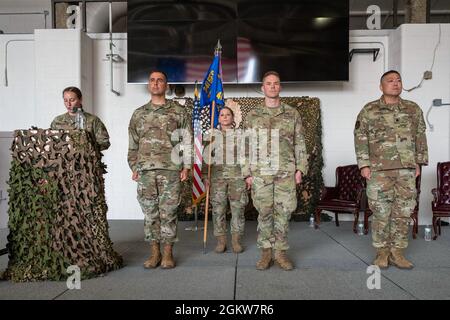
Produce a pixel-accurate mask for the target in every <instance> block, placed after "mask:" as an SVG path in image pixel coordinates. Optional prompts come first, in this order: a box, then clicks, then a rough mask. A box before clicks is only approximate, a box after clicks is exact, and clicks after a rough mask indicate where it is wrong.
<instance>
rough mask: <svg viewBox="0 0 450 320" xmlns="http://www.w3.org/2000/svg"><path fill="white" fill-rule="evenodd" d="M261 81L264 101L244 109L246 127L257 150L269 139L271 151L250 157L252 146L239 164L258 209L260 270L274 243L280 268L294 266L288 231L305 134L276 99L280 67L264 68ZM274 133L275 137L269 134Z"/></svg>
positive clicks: (294, 113)
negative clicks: (255, 139)
mask: <svg viewBox="0 0 450 320" xmlns="http://www.w3.org/2000/svg"><path fill="white" fill-rule="evenodd" d="M262 82H263V83H262V87H261V89H262V91H263V93H264V96H265V98H264V103H263V104H262V105H261V106H260V107H259V108H256V109H254V110H252V111H251V112H250V113H249V114H248V115H247V117H246V119H245V124H244V128H245V129H246V130H249V129H253V130H255V133H256V134H257V135H258V143H257V144H256V146H257V149H258V150H257V151H258V156H259V157H260V154H261V152H263V150H264V148H265V147H267V145H268V143H269V144H270V145H271V147H270V148H271V149H272V152H271V153H272V156H271V157H270V159H264V158H262V159H261V158H259V159H257V161H253V160H252V159H251V158H252V156H254V152H250V153H251V154H250V158H248V159H247V161H246V163H245V165H244V166H243V168H242V173H243V175H244V177H246V179H245V181H246V184H247V187H248V188H251V190H252V199H253V204H254V206H255V208H256V209H257V210H258V213H259V216H258V239H257V246H258V248H260V249H261V259H260V260H259V261H258V262H257V264H256V268H257V269H258V270H264V269H267V268H269V267H270V265H271V264H272V249H274V250H275V254H274V260H275V262H277V263H278V264H279V265H280V267H281V268H282V269H284V270H292V269H293V268H294V266H293V264H292V262H291V261H290V260H289V258H288V257H287V255H286V250H287V249H288V248H289V245H288V241H287V234H288V228H289V220H290V218H291V215H292V213H293V212H294V211H295V209H296V208H297V194H296V185H297V184H300V183H301V181H302V175H303V174H306V171H307V154H306V146H305V138H304V133H303V127H302V122H301V118H300V114H299V112H298V111H297V110H296V109H295V108H293V107H291V106H289V105H287V104H284V103H281V101H280V96H279V93H280V90H281V85H280V76H279V75H278V73H277V72H274V71H269V72H267V73H266V74H265V75H264V77H263V80H262ZM264 130H267V136H266V137H267V139H264V138H263V136H259V134H261V133H263V132H264ZM277 133H279V139H277V138H276V137H275V138H272V135H273V134H277ZM273 139H277V141H274V140H273ZM277 143H278V146H279V148H278V150H277V151H278V152H274V150H273V146H274V145H276V144H277ZM252 145H255V144H254V143H252ZM267 149H268V150H269V148H268V147H267Z"/></svg>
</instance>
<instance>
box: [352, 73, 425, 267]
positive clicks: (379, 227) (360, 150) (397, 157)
mask: <svg viewBox="0 0 450 320" xmlns="http://www.w3.org/2000/svg"><path fill="white" fill-rule="evenodd" d="M380 89H381V91H382V92H383V95H382V96H381V98H380V99H379V100H375V101H372V102H370V103H368V104H366V105H365V106H364V108H363V109H362V110H361V112H360V113H359V115H358V118H357V121H356V124H355V130H354V135H355V150H356V157H357V160H358V167H359V168H360V170H361V175H362V176H363V177H364V178H366V180H367V198H368V201H369V208H370V209H371V210H372V211H373V213H374V215H373V220H372V240H373V241H372V243H373V246H374V247H375V248H376V250H377V254H376V258H375V260H374V262H373V263H374V264H375V265H377V266H379V267H380V268H387V267H388V265H389V264H393V265H395V266H397V267H399V268H404V269H411V268H413V264H412V263H411V262H410V261H408V260H407V259H406V258H405V257H404V253H403V251H404V249H405V248H406V247H407V246H408V229H409V219H410V216H411V212H412V211H413V210H414V207H415V205H416V197H417V194H416V193H417V192H416V187H415V185H416V184H415V180H416V177H417V176H419V175H420V166H421V165H427V164H428V151H427V140H426V136H425V129H426V127H425V122H424V120H423V114H422V110H421V109H420V107H419V106H418V105H417V104H415V103H414V102H412V101H408V100H403V99H401V98H400V94H401V92H402V81H401V77H400V74H399V73H398V72H397V71H394V70H391V71H388V72H386V73H385V74H383V76H382V77H381V81H380Z"/></svg>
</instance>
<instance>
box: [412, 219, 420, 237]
mask: <svg viewBox="0 0 450 320" xmlns="http://www.w3.org/2000/svg"><path fill="white" fill-rule="evenodd" d="M411 218H412V220H413V227H412V236H413V239H416V238H417V232H418V229H419V226H418V224H419V223H418V221H417V213H413V215H412V216H411Z"/></svg>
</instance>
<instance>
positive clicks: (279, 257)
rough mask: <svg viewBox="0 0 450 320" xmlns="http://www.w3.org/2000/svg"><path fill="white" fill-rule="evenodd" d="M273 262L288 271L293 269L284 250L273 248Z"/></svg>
mask: <svg viewBox="0 0 450 320" xmlns="http://www.w3.org/2000/svg"><path fill="white" fill-rule="evenodd" d="M275 262H276V263H277V264H278V265H279V266H280V267H281V269H283V270H286V271H289V270H292V269H294V265H293V264H292V262H291V260H289V258H288V256H287V254H286V250H275Z"/></svg>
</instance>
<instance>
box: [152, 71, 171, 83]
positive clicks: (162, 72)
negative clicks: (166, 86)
mask: <svg viewBox="0 0 450 320" xmlns="http://www.w3.org/2000/svg"><path fill="white" fill-rule="evenodd" d="M153 73H161V74H162V75H163V76H164V78H165V79H166V83H167V81H168V79H169V78H168V77H167V74H166V73H165V72H164V71H161V70H152V71H150V73H149V74H148V77H149V78H150V76H151V75H152V74H153Z"/></svg>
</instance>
